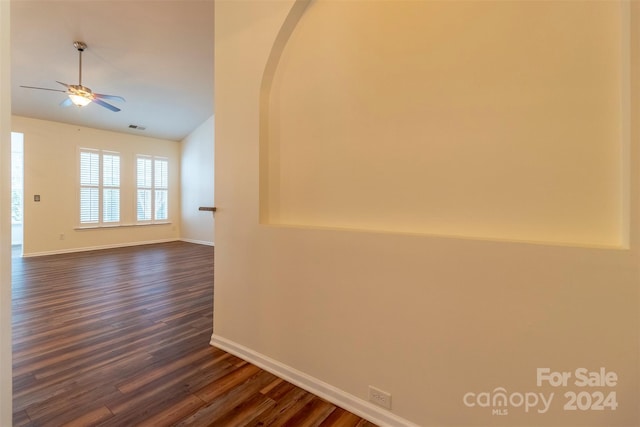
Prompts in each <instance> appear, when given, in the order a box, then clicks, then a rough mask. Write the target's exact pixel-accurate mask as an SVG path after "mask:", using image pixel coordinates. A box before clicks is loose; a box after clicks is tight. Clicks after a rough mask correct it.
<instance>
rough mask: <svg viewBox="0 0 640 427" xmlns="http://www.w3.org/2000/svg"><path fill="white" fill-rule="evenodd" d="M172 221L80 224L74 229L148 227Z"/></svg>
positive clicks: (167, 223)
mask: <svg viewBox="0 0 640 427" xmlns="http://www.w3.org/2000/svg"><path fill="white" fill-rule="evenodd" d="M169 224H171V221H163V222H141V223H135V224H113V225H108V224H100V225H80V226H77V227H74V230H96V229H102V228H126V227H148V226H151V225H169Z"/></svg>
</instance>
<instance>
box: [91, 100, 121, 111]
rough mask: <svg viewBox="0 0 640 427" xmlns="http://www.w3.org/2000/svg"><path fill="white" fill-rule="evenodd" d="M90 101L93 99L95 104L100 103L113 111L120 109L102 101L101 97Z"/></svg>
mask: <svg viewBox="0 0 640 427" xmlns="http://www.w3.org/2000/svg"><path fill="white" fill-rule="evenodd" d="M92 101H93V102H95V103H96V104H98V105H102V106H103V107H104V108H108V109H109V110H111V111H115V112H118V111H120V109H119V108H118V107H114V106H113V105H111V104H107V103H106V102H104V101H103V100H101V99H98V98H94V99H93V100H92Z"/></svg>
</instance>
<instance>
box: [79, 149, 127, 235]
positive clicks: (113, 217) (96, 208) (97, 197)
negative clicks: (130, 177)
mask: <svg viewBox="0 0 640 427" xmlns="http://www.w3.org/2000/svg"><path fill="white" fill-rule="evenodd" d="M119 222H120V155H119V154H118V153H114V152H108V151H102V150H92V149H87V148H81V149H80V224H96V225H100V224H117V223H119Z"/></svg>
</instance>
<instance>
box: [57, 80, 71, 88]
mask: <svg viewBox="0 0 640 427" xmlns="http://www.w3.org/2000/svg"><path fill="white" fill-rule="evenodd" d="M56 83H60V84H61V85H62V86H64V87H66V88H67V89H69V85H68V84H66V83H62V82H59V81H57V80H56Z"/></svg>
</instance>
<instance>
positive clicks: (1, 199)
mask: <svg viewBox="0 0 640 427" xmlns="http://www.w3.org/2000/svg"><path fill="white" fill-rule="evenodd" d="M9 6H10V3H9V2H8V1H0V425H1V426H10V425H11V422H12V419H13V409H12V400H11V389H12V376H11V215H10V213H11V208H10V206H11V202H10V194H11V188H10V187H11V179H10V176H11V167H10V159H11V78H10V75H9V74H10V70H11V67H10V65H11V64H10V62H11V52H10V51H9V46H10V45H9V34H10V32H9V24H10V19H9V15H10V13H9Z"/></svg>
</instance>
